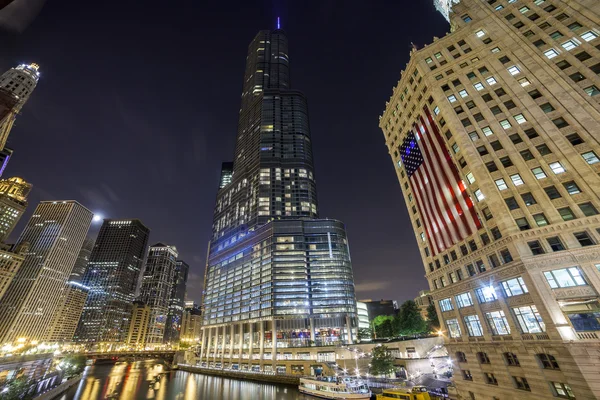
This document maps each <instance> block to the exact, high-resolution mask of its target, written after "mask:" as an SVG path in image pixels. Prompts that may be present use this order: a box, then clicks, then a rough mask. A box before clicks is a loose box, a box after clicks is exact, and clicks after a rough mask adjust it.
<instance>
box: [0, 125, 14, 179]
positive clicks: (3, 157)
mask: <svg viewBox="0 0 600 400" xmlns="http://www.w3.org/2000/svg"><path fill="white" fill-rule="evenodd" d="M0 120H1V116H0ZM0 124H1V122H0ZM12 155H13V150H12V149H9V148H8V147H5V148H4V149H2V150H0V177H1V176H2V175H3V174H4V170H5V169H6V166H7V165H8V161H9V160H10V158H11V157H12Z"/></svg>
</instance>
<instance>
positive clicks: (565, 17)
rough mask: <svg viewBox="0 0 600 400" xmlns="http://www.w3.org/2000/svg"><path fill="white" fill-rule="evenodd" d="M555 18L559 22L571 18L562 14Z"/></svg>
mask: <svg viewBox="0 0 600 400" xmlns="http://www.w3.org/2000/svg"><path fill="white" fill-rule="evenodd" d="M555 18H556V19H557V20H559V21H564V20H565V19H567V18H569V16H568V15H567V14H565V13H560V14H558V15H557V16H556V17H555ZM571 25H572V24H571Z"/></svg>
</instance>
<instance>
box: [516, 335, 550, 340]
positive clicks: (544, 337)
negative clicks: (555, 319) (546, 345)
mask: <svg viewBox="0 0 600 400" xmlns="http://www.w3.org/2000/svg"><path fill="white" fill-rule="evenodd" d="M521 339H523V340H550V336H548V334H546V333H536V334H531V333H524V334H522V335H521Z"/></svg>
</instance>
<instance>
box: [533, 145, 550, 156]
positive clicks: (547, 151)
mask: <svg viewBox="0 0 600 400" xmlns="http://www.w3.org/2000/svg"><path fill="white" fill-rule="evenodd" d="M535 148H536V149H537V151H539V152H540V154H541V155H543V156H546V155H548V154H552V150H550V148H549V147H548V146H547V145H546V144H545V143H544V144H540V145H539V146H535Z"/></svg>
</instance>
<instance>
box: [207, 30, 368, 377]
mask: <svg viewBox="0 0 600 400" xmlns="http://www.w3.org/2000/svg"><path fill="white" fill-rule="evenodd" d="M221 186H222V187H221V188H220V189H219V191H218V193H217V201H216V207H215V213H214V220H213V236H212V240H211V242H210V249H209V257H208V265H207V268H206V276H205V292H204V298H203V303H202V306H203V318H204V326H203V335H204V339H203V340H202V353H201V358H202V362H203V363H207V364H209V365H210V364H213V365H216V364H221V365H224V364H223V363H226V364H227V365H229V364H231V366H234V367H235V365H237V366H238V367H239V368H240V369H248V368H249V364H248V360H249V359H250V358H255V359H256V357H258V358H259V359H260V365H257V366H253V368H254V369H257V368H258V369H261V370H267V371H270V370H274V369H275V363H276V360H277V359H278V358H277V352H278V349H280V348H283V347H292V346H307V345H309V344H310V343H316V344H338V343H352V341H353V340H354V339H355V337H356V329H357V319H356V303H355V298H354V281H353V275H352V264H351V262H350V253H349V250H348V242H347V238H346V232H345V227H344V225H343V224H342V223H341V222H339V221H336V220H329V219H317V218H318V212H317V190H316V184H315V176H314V167H313V158H312V144H311V137H310V128H309V123H308V106H307V103H306V98H305V97H304V95H303V94H302V93H300V92H298V91H296V90H292V89H291V83H290V64H289V55H288V40H287V37H286V35H285V33H284V32H283V31H282V30H279V29H278V30H275V31H272V32H271V31H260V32H259V33H258V34H257V35H256V37H255V38H254V39H253V40H252V42H251V43H250V45H249V47H248V55H247V58H246V70H245V74H244V83H243V87H242V104H241V109H240V114H239V123H238V134H237V143H236V148H235V156H234V161H233V171H232V174H231V182H230V183H229V184H227V185H225V186H223V185H221ZM285 368H287V367H285ZM280 370H281V367H280Z"/></svg>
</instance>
